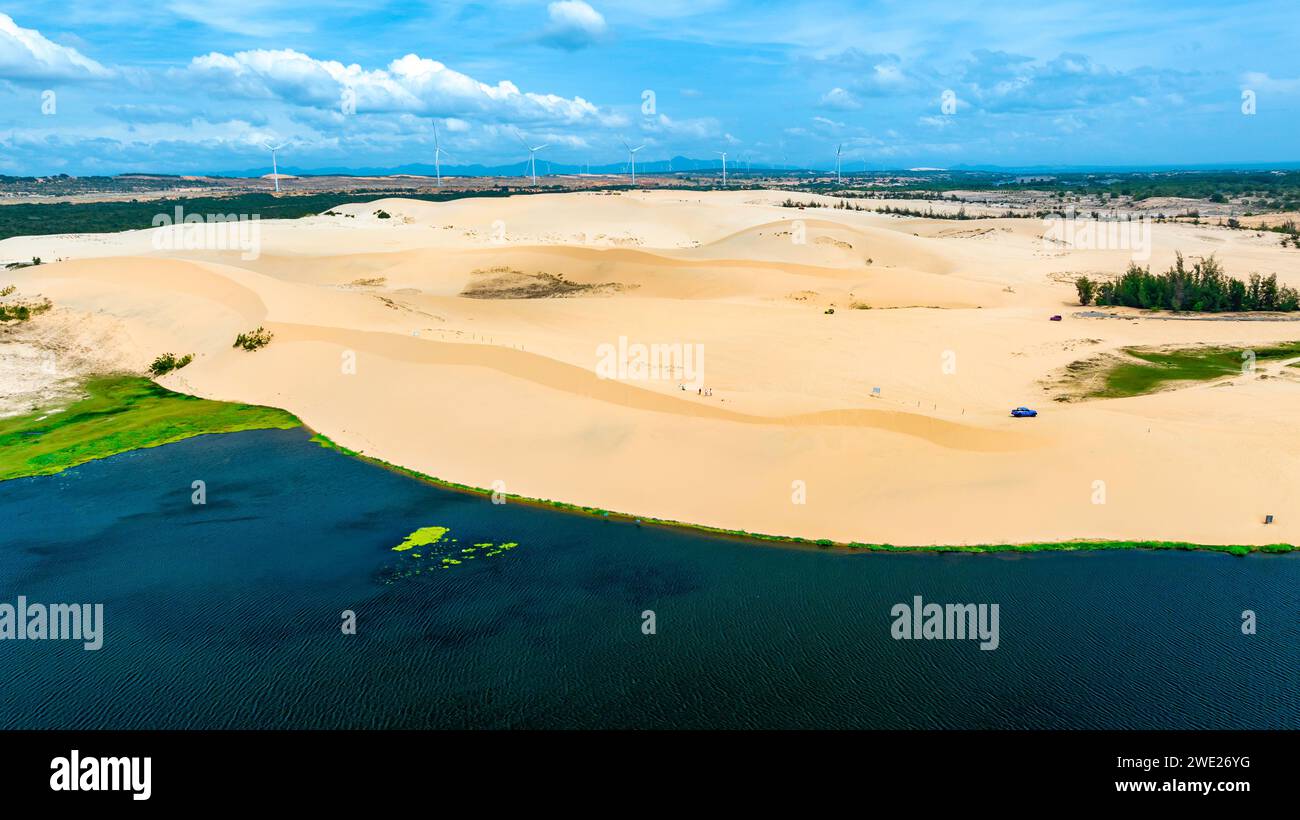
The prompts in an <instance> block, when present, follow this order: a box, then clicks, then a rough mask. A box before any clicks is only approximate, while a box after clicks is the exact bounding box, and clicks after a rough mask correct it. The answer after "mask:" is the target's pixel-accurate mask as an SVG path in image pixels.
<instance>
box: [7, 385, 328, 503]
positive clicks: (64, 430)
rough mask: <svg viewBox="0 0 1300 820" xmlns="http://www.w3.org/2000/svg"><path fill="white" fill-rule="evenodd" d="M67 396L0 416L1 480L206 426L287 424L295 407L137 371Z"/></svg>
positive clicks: (215, 429)
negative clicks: (196, 392) (215, 394)
mask: <svg viewBox="0 0 1300 820" xmlns="http://www.w3.org/2000/svg"><path fill="white" fill-rule="evenodd" d="M82 390H83V392H84V396H83V397H82V398H79V399H76V400H74V401H72V402H71V403H70V404H66V405H62V406H55V407H48V408H43V409H41V410H38V411H36V412H33V413H28V414H25V415H22V416H11V417H9V418H4V419H0V481H5V480H8V479H12V478H23V477H25V476H37V475H53V474H55V473H59V472H62V471H63V470H66V469H68V468H69V467H75V466H77V465H78V464H84V463H85V462H87V461H94V460H96V459H101V458H108V457H109V456H115V455H117V454H119V453H125V452H127V451H129V450H138V449H142V448H145V447H158V446H160V445H163V444H170V443H172V442H174V441H180V440H182V439H187V438H191V437H193V436H201V435H205V434H208V433H235V432H239V431H241V430H264V429H276V430H289V429H292V428H294V427H300V426H301V425H302V422H300V421H299V420H298V418H297V417H296V416H294V415H293V414H291V413H286V412H285V411H283V410H277V409H276V408H274V407H262V406H260V405H255V404H237V403H233V402H224V401H211V400H209V399H200V398H197V397H195V396H187V395H185V394H183V393H173V392H172V391H170V390H168V389H167V388H165V387H162V386H160V385H158V384H155V383H154V382H152V381H150V380H149V379H145V378H140V377H138V376H106V377H101V378H96V379H90V380H89V381H87V382H86V383H85V384H84V385H82Z"/></svg>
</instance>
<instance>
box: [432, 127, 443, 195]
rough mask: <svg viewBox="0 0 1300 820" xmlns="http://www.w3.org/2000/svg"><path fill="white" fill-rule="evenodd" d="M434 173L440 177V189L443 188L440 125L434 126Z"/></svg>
mask: <svg viewBox="0 0 1300 820" xmlns="http://www.w3.org/2000/svg"><path fill="white" fill-rule="evenodd" d="M433 173H434V174H436V175H437V177H438V187H439V188H441V187H442V143H441V142H439V141H438V123H437V122H436V121H435V122H434V124H433Z"/></svg>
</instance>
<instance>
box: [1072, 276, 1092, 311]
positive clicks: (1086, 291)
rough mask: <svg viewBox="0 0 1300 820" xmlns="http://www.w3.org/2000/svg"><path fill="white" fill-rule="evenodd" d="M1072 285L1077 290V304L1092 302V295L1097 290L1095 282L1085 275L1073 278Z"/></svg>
mask: <svg viewBox="0 0 1300 820" xmlns="http://www.w3.org/2000/svg"><path fill="white" fill-rule="evenodd" d="M1074 287H1075V289H1076V290H1078V291H1079V304H1081V305H1088V304H1092V296H1093V294H1094V293H1095V292H1096V290H1097V286H1096V284H1095V283H1094V282H1093V281H1092V280H1091V279H1089V278H1088V277H1086V276H1080V277H1079V278H1078V279H1075V280H1074Z"/></svg>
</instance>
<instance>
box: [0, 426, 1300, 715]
mask: <svg viewBox="0 0 1300 820" xmlns="http://www.w3.org/2000/svg"><path fill="white" fill-rule="evenodd" d="M195 480H202V481H204V482H206V491H207V503H206V504H205V505H202V506H197V505H194V504H192V503H191V493H192V492H193V491H192V489H191V484H192V482H193V481H195ZM0 522H2V523H0V603H10V604H13V603H15V601H16V598H17V596H18V595H25V596H27V598H28V599H29V601H34V602H42V603H55V602H63V603H102V604H104V618H105V637H104V645H103V648H102V649H101V650H99V651H97V652H88V651H85V650H84V649H82V646H81V643H80V642H74V641H30V640H27V641H17V640H5V641H0V727H4V728H18V727H60V728H62V727H70V728H179V727H205V728H206V727H240V728H270V727H278V728H308V727H354V728H376V727H411V728H423V727H873V728H905V727H917V728H921V727H926V728H945V727H947V728H957V727H980V728H982V727H992V728H1029V727H1096V728H1129V727H1137V728H1166V727H1170V728H1181V727H1240V728H1254V727H1290V728H1296V727H1300V698H1298V697H1297V691H1298V684H1300V618H1298V617H1297V615H1298V614H1300V556H1295V555H1292V556H1251V557H1249V558H1234V557H1230V556H1226V555H1218V554H1211V553H1187V552H1177V553H1149V552H1127V551H1125V552H1098V553H1071V554H1052V553H1040V554H1027V555H983V556H980V555H975V556H971V555H920V554H918V555H889V554H880V555H876V554H842V553H832V552H827V551H819V550H797V549H787V548H781V547H771V546H762V545H755V544H749V543H738V542H734V541H730V540H726V539H721V538H711V537H704V536H700V535H695V534H687V533H680V532H674V531H668V530H663V529H656V528H650V527H638V526H636V525H635V524H631V523H621V522H612V521H601V520H595V519H589V518H583V517H577V516H571V515H566V514H561V513H558V512H553V511H549V510H543V509H535V508H530V507H527V506H524V505H521V504H509V503H508V504H505V505H493V504H492V503H491V502H490V501H489V500H487V499H483V498H478V497H474V496H468V495H462V494H458V493H453V492H449V491H446V490H442V489H439V488H437V487H433V486H429V485H426V484H424V483H422V482H418V481H415V480H412V479H409V478H406V477H404V476H401V475H398V474H396V473H393V472H390V471H387V470H384V469H380V468H377V467H374V466H372V465H368V464H364V463H362V462H359V461H356V460H353V459H350V458H348V457H346V456H343V455H341V454H339V453H336V452H333V451H329V450H325V449H322V448H320V447H317V446H316V445H314V444H311V443H309V442H308V441H307V435H306V434H305V433H304V432H303V431H301V430H291V431H257V432H249V433H239V434H234V435H226V436H204V437H200V438H196V439H191V440H188V441H184V442H180V443H178V444H173V445H168V446H165V447H160V448H156V449H152V450H142V451H137V452H133V453H127V454H124V455H121V456H117V457H114V458H111V459H107V460H104V461H99V462H93V463H90V464H85V465H83V466H81V467H79V468H76V469H73V470H70V471H68V472H66V473H63V474H61V475H58V476H52V477H43V478H33V479H22V480H17V481H9V482H4V483H0ZM430 526H440V527H446V528H448V532H447V534H446V535H445V536H444V537H443V539H442V540H441V541H440V542H438V543H437V544H434V545H431V546H428V547H416V548H414V549H412V550H408V551H405V552H400V553H399V552H394V551H393V549H392V548H393V547H394V546H396V545H398V544H399V543H401V542H402V540H403V539H404V538H405V537H406V536H407V535H408V534H410V533H412V532H413V531H415V530H417V529H420V528H422V527H430ZM452 539H455V540H454V541H453V540H452ZM476 544H491V545H492V546H490V547H486V546H474V545H476ZM509 544H517V545H518V546H514V547H508V548H505V549H502V548H501V547H502V546H503V545H509ZM465 550H470V551H469V552H465ZM417 554H419V555H420V556H421V557H420V558H416V557H414V556H415V555H417ZM471 556H472V557H471ZM444 558H447V559H448V561H443V559H444ZM451 560H458V561H460V563H459V564H452V563H449V562H450V561H451ZM444 566H446V567H447V569H443V568H442V567H444ZM916 595H920V596H922V597H923V599H924V600H925V601H927V602H937V603H967V602H970V603H989V604H992V603H996V604H998V605H999V610H1000V624H999V625H1000V630H999V632H1000V634H999V638H1000V645H999V647H998V649H997V650H995V651H981V650H980V649H979V647H978V644H977V642H975V641H971V640H944V641H939V640H934V641H924V640H912V641H907V640H894V639H893V638H892V637H891V635H890V626H891V623H892V621H893V619H892V617H891V616H890V609H891V607H893V606H894V605H895V604H897V603H903V602H905V603H910V602H911V601H912V599H913V596H916ZM1247 609H1249V610H1253V611H1254V612H1255V613H1256V616H1257V619H1258V632H1257V634H1254V635H1243V634H1242V630H1241V622H1242V612H1243V610H1247ZM344 610H352V611H354V612H355V613H356V617H357V622H356V625H357V631H356V634H355V635H345V634H343V632H342V630H341V629H340V625H341V624H342V619H341V613H342V612H343V611H344ZM645 610H653V611H654V613H655V621H656V634H654V635H645V634H643V633H642V628H641V625H642V617H641V615H642V612H643V611H645Z"/></svg>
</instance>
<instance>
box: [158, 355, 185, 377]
mask: <svg viewBox="0 0 1300 820" xmlns="http://www.w3.org/2000/svg"><path fill="white" fill-rule="evenodd" d="M192 361H194V354H193V353H186V354H185V355H184V356H181V357H180V358H177V357H176V356H175V355H174V354H171V353H164V354H162V355H161V356H159V357H158V358H156V359H154V360H153V364H151V365H149V372H150V373H152V374H154V375H155V376H165V375H166V374H168V373H170V372H172V371H173V370H180V369H181V368H182V367H184V366H185V365H187V364H189V363H190V362H192Z"/></svg>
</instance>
